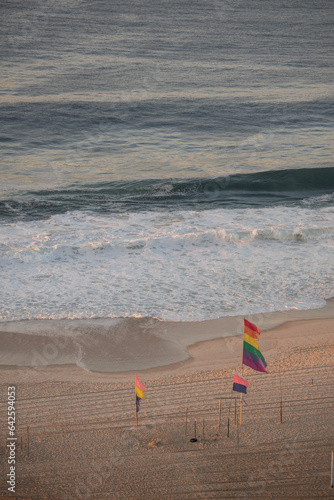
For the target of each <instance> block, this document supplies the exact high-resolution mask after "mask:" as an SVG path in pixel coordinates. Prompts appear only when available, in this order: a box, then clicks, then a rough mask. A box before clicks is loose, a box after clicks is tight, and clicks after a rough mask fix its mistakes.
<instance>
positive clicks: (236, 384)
mask: <svg viewBox="0 0 334 500" xmlns="http://www.w3.org/2000/svg"><path fill="white" fill-rule="evenodd" d="M247 387H249V382H248V380H246V379H245V378H243V377H242V376H241V375H240V373H239V372H237V371H236V372H235V373H234V375H233V390H234V391H236V392H243V393H244V394H247Z"/></svg>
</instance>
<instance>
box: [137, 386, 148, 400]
mask: <svg viewBox="0 0 334 500" xmlns="http://www.w3.org/2000/svg"><path fill="white" fill-rule="evenodd" d="M135 389H136V394H137V396H138V397H139V398H140V399H145V397H146V396H145V393H144V392H143V391H142V390H141V389H139V387H137V386H136V387H135Z"/></svg>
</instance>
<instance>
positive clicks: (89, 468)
mask: <svg viewBox="0 0 334 500" xmlns="http://www.w3.org/2000/svg"><path fill="white" fill-rule="evenodd" d="M258 326H260V327H261V324H258ZM188 327H189V325H186V324H185V325H184V328H185V329H187V328H188ZM177 328H181V327H180V326H179V325H178V326H177ZM333 331H334V320H333V319H313V320H312V319H311V318H309V317H308V318H307V320H304V321H293V322H289V323H285V324H283V325H280V326H278V327H275V328H273V329H272V330H266V331H262V333H261V336H260V341H259V346H260V348H261V351H262V353H263V354H264V355H265V358H266V360H267V362H268V370H269V373H268V374H263V373H256V372H254V371H252V370H250V369H249V368H245V369H244V376H245V377H246V378H247V379H248V380H249V382H250V387H249V389H248V394H247V395H246V396H245V397H244V405H243V415H242V424H241V425H236V421H235V415H237V422H238V421H239V418H240V413H239V412H240V408H239V401H240V399H239V395H238V394H237V393H233V392H232V390H231V389H232V380H233V368H235V367H238V366H240V359H241V354H240V350H241V344H242V336H241V335H239V336H236V337H226V338H221V339H219V338H218V339H217V338H216V339H215V340H210V341H206V342H199V343H195V344H194V345H193V346H191V347H189V348H188V354H189V356H190V357H189V358H188V360H186V361H184V362H178V363H175V364H172V365H169V366H164V367H160V368H159V367H156V368H151V369H148V370H140V371H139V372H138V374H139V376H140V378H141V380H142V381H143V382H144V383H145V385H146V386H147V388H148V390H147V398H146V399H145V400H144V401H142V404H141V411H140V413H139V425H138V427H136V419H135V399H134V371H129V372H120V373H98V372H96V373H90V372H87V371H84V370H83V369H81V368H79V367H76V366H71V365H63V366H54V367H52V366H42V365H41V366H39V367H35V368H24V367H20V368H17V367H2V369H1V381H2V384H1V393H2V394H1V400H2V401H3V408H5V401H6V391H7V386H8V385H9V384H15V385H16V386H17V409H16V413H17V429H16V433H17V437H18V444H17V449H16V454H17V485H16V497H17V498H29V499H30V498H31V499H32V498H33V499H42V498H47V499H57V500H62V499H71V500H73V499H76V498H78V499H86V498H87V499H88V498H91V499H114V498H115V499H174V498H175V499H189V500H192V499H195V498H203V499H204V498H254V499H259V498H273V499H276V498H282V499H283V498H284V499H287V498H300V499H306V498H310V499H313V498H319V499H320V498H321V499H322V498H334V493H333V490H332V489H331V488H330V460H331V451H332V449H334V427H333V417H334V411H333V410H334V396H333V387H334V385H333V382H334V372H333V366H334V356H333V355H334V339H333ZM181 333H182V332H181ZM235 397H236V398H237V399H233V398H235ZM231 398H232V399H231ZM281 398H282V413H281V407H280V406H281ZM219 400H221V417H220V428H219ZM235 405H237V411H236V414H235ZM281 414H282V419H283V422H282V423H281V421H280V420H281ZM186 415H187V422H186ZM228 420H229V437H227V424H228ZM195 423H196V437H197V439H198V440H197V442H191V441H190V439H191V438H193V437H195ZM28 427H29V452H28V429H27V428H28ZM6 432H7V428H6V421H5V411H3V412H2V416H1V439H2V442H3V443H4V442H5V439H6V437H7V433H6ZM21 438H22V449H21ZM0 453H1V463H2V464H3V467H2V478H1V483H0V485H1V489H0V495H3V497H4V496H5V495H6V494H8V492H7V488H6V482H5V481H6V474H7V472H8V471H7V468H8V465H7V461H6V448H5V446H3V447H2V448H1V452H0ZM11 497H12V498H15V495H11Z"/></svg>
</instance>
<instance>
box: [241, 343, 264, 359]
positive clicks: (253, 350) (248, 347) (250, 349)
mask: <svg viewBox="0 0 334 500" xmlns="http://www.w3.org/2000/svg"><path fill="white" fill-rule="evenodd" d="M244 349H246V351H248V352H251V353H252V354H255V356H257V357H258V358H260V359H263V361H265V359H264V357H263V355H262V354H261V353H260V351H259V350H258V349H256V347H254V346H252V345H250V344H248V342H245V341H244Z"/></svg>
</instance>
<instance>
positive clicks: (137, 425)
mask: <svg viewBox="0 0 334 500" xmlns="http://www.w3.org/2000/svg"><path fill="white" fill-rule="evenodd" d="M136 427H138V411H137V394H136Z"/></svg>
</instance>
